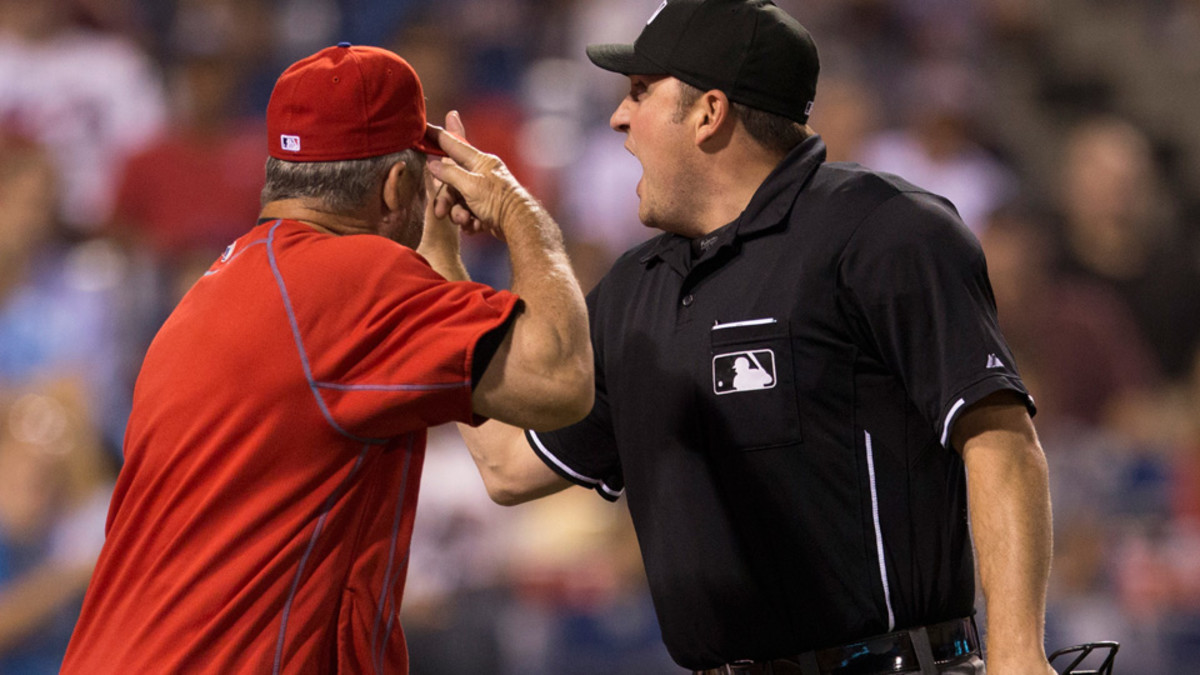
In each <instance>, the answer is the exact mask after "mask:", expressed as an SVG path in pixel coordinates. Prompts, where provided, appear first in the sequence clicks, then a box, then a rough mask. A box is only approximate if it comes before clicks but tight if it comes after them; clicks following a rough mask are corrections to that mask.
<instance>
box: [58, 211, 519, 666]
mask: <svg viewBox="0 0 1200 675" xmlns="http://www.w3.org/2000/svg"><path fill="white" fill-rule="evenodd" d="M515 302H516V296H515V295H513V294H511V293H508V292H506V291H497V290H494V289H491V288H489V287H487V286H483V285H481V284H475V283H470V282H464V283H451V282H447V281H446V280H444V279H443V278H442V277H440V276H439V275H438V274H436V273H435V272H434V271H433V270H432V269H431V268H430V267H429V265H428V264H427V263H426V262H425V260H424V259H423V258H421V257H420V256H419V255H417V254H416V253H414V252H413V251H412V250H411V249H408V248H405V247H403V246H401V245H399V244H396V243H394V242H392V241H389V240H387V239H385V238H383V237H379V236H373V235H352V236H343V237H336V236H331V235H327V234H322V233H319V232H317V231H316V230H313V229H311V228H309V227H307V226H305V225H303V224H301V223H298V222H294V221H286V220H285V221H274V222H271V223H266V224H263V225H260V226H258V227H256V228H255V229H253V230H252V231H251V232H250V233H248V234H247V235H245V236H243V237H242V238H240V239H239V240H237V241H236V242H235V243H234V244H233V245H231V246H230V247H229V249H227V250H226V252H225V255H223V256H222V257H221V259H220V260H219V261H217V262H216V263H214V264H213V266H212V267H211V268H210V269H209V271H208V272H207V273H206V274H205V276H204V277H203V278H202V279H201V280H200V281H198V282H197V283H196V285H195V286H194V287H193V288H192V289H191V290H190V291H189V292H188V294H187V295H186V296H185V297H184V298H183V300H182V301H181V302H180V304H179V306H178V307H177V308H176V310H175V311H174V313H172V315H171V317H170V318H169V319H167V321H166V323H165V324H164V325H163V327H162V329H161V330H160V331H159V333H158V335H157V336H156V337H155V339H154V342H153V343H152V344H151V345H150V349H149V351H148V353H147V354H146V358H145V362H144V363H143V366H142V371H141V374H140V375H139V376H138V381H137V385H136V387H135V390H134V406H133V414H132V415H131V417H130V420H129V426H128V431H127V434H126V439H125V464H124V467H123V468H122V470H121V473H120V476H119V478H118V481H117V487H116V491H115V493H114V495H113V500H112V505H111V507H110V510H109V516H108V524H107V539H106V541H105V545H104V549H103V551H102V552H101V554H100V559H99V561H98V563H97V566H96V571H95V573H94V575H93V577H92V581H91V586H90V587H89V589H88V592H87V596H86V598H85V601H84V606H83V612H82V615H81V617H80V619H79V622H78V624H77V626H76V628H75V634H74V636H73V637H72V640H71V644H70V647H69V648H68V650H67V655H66V659H65V662H64V665H63V671H62V672H64V673H81V674H85V673H86V674H87V675H96V674H99V673H122V674H124V673H155V672H158V673H184V672H187V673H193V672H205V673H222V674H226V673H249V672H254V673H281V672H286V673H334V672H349V673H384V672H387V673H405V672H407V670H408V655H407V650H406V648H405V644H404V636H403V632H402V631H401V628H400V626H399V623H398V621H397V615H398V610H399V606H400V599H401V596H402V594H403V589H404V578H405V573H406V569H407V562H408V547H409V542H410V538H411V534H412V523H413V516H414V511H415V507H416V502H417V486H418V482H419V479H420V474H421V463H422V459H423V457H424V450H425V430H426V428H427V427H430V426H433V425H437V424H441V423H444V422H449V421H452V420H458V421H464V422H469V421H472V418H473V415H472V410H471V372H472V360H473V356H474V348H475V345H476V342H477V341H478V340H479V338H480V337H482V336H483V335H485V334H486V333H487V332H488V331H491V330H493V329H495V328H497V327H499V326H501V325H503V323H504V322H505V321H507V319H508V316H509V314H510V313H511V312H512V309H513V307H514V305H515Z"/></svg>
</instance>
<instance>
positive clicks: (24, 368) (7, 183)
mask: <svg viewBox="0 0 1200 675" xmlns="http://www.w3.org/2000/svg"><path fill="white" fill-rule="evenodd" d="M58 186H59V183H58V182H57V177H56V173H55V171H54V166H53V164H52V163H51V161H50V159H49V157H48V155H47V153H46V152H45V150H44V149H42V148H41V147H40V146H38V145H36V144H34V143H31V142H29V141H24V140H21V139H14V138H11V137H10V138H7V139H0V386H4V385H10V384H11V383H14V382H21V381H23V380H25V379H27V378H29V377H32V376H33V375H35V374H37V373H45V372H60V371H61V372H71V373H78V374H80V375H81V376H82V377H83V378H84V386H85V387H86V393H87V396H88V397H89V399H88V400H89V409H90V413H91V414H93V415H94V416H95V422H96V424H97V425H98V426H99V427H100V429H101V430H102V431H103V433H104V436H105V440H106V441H107V442H108V447H110V448H112V449H113V450H116V449H117V448H120V443H121V439H122V437H123V436H124V429H125V419H126V417H127V416H128V415H129V409H130V402H131V400H132V381H133V375H134V373H136V362H137V360H139V359H140V357H138V356H135V350H139V349H140V348H141V346H142V343H143V342H144V341H145V340H146V339H147V338H145V331H147V330H148V328H149V327H148V326H147V325H146V324H145V317H144V316H142V315H141V314H140V313H139V311H138V302H137V299H138V298H139V294H138V293H137V290H138V282H139V281H142V279H140V278H139V277H137V276H136V274H135V271H134V270H133V269H132V268H131V267H130V265H129V261H128V260H127V259H126V258H125V257H124V256H123V255H122V253H121V252H120V251H119V249H117V247H115V246H114V245H112V243H111V242H107V241H105V240H102V239H93V240H89V241H85V242H82V243H77V244H72V243H68V242H67V241H66V240H65V239H63V238H62V237H61V236H60V234H59V233H60V230H59V228H58V226H57V221H56V219H55V217H54V214H55V208H54V205H55V203H56V196H57V190H58Z"/></svg>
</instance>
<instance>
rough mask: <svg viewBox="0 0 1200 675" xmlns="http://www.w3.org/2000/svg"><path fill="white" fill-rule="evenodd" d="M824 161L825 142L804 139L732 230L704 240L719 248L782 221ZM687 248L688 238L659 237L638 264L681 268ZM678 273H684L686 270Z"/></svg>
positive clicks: (813, 137)
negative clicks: (661, 262)
mask: <svg viewBox="0 0 1200 675" xmlns="http://www.w3.org/2000/svg"><path fill="white" fill-rule="evenodd" d="M824 162H825V142H824V141H823V140H821V137H820V136H818V135H816V134H813V135H812V136H810V137H808V138H806V139H804V141H802V142H801V143H800V144H799V145H797V146H796V147H795V148H793V149H792V151H791V152H789V153H788V154H787V155H786V156H784V158H783V160H782V161H781V162H779V165H778V166H776V167H775V169H774V170H773V171H771V173H770V174H768V175H767V177H766V179H765V180H763V182H762V185H760V186H758V190H756V191H755V192H754V196H753V197H751V198H750V203H749V204H748V205H746V209H745V210H744V211H742V213H741V215H739V216H738V217H737V219H736V220H734V221H733V223H731V225H732V227H728V226H727V227H722V228H720V229H719V230H717V231H715V232H713V233H711V234H708V235H705V237H717V240H716V241H715V242H714V245H713V248H721V247H723V246H726V245H728V244H730V243H732V242H733V241H735V240H736V239H739V238H741V237H743V236H745V235H747V234H752V233H755V232H761V231H763V230H766V229H768V228H771V227H775V226H776V225H778V224H779V223H781V222H783V221H784V220H785V219H786V218H787V215H788V213H789V212H790V211H791V210H792V204H794V203H795V201H796V197H797V196H798V195H799V194H800V191H801V190H802V189H804V186H805V185H807V184H808V179H809V178H810V177H811V176H812V174H813V172H815V171H816V170H817V167H818V166H820V165H821V164H823V163H824ZM690 246H691V239H689V238H687V237H682V236H679V235H677V234H668V235H665V236H661V237H659V238H658V240H657V241H656V242H655V243H654V246H653V247H652V248H651V249H650V251H648V252H647V253H646V254H645V255H643V256H642V257H641V258H640V259H639V261H640V262H641V263H643V264H648V263H650V262H651V261H652V260H655V259H661V260H666V261H667V262H671V263H672V266H679V267H683V266H684V260H685V259H686V258H685V257H684V256H686V257H687V258H690V256H691V249H690ZM673 261H674V262H673ZM676 263H678V265H677V264H676ZM680 271H681V273H685V274H686V271H685V270H680Z"/></svg>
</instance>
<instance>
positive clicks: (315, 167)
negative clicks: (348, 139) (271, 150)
mask: <svg viewBox="0 0 1200 675" xmlns="http://www.w3.org/2000/svg"><path fill="white" fill-rule="evenodd" d="M396 162H404V166H405V167H406V169H407V170H410V171H413V170H415V171H421V172H424V170H425V153H423V152H420V151H418V150H412V149H409V150H403V151H401V152H394V153H392V154H390V155H380V156H378V157H368V158H366V159H347V160H341V161H337V162H288V161H286V160H282V159H276V158H275V157H268V158H267V180H266V184H265V185H264V186H263V189H262V195H261V196H260V197H259V201H260V202H261V203H262V205H263V206H266V205H267V203H269V202H273V201H278V200H280V199H316V200H320V201H321V202H322V203H323V204H324V205H325V207H326V208H328V209H329V210H331V211H333V212H335V213H348V212H350V211H354V210H356V209H358V208H361V207H362V206H364V205H365V204H366V203H367V199H368V198H369V197H370V193H371V191H372V190H375V189H376V188H377V186H378V185H379V182H380V181H381V180H383V177H384V175H385V174H386V173H387V171H388V169H390V168H391V167H392V165H393V164H395V163H396Z"/></svg>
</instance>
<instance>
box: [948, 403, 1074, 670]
mask: <svg viewBox="0 0 1200 675" xmlns="http://www.w3.org/2000/svg"><path fill="white" fill-rule="evenodd" d="M951 441H952V443H953V445H954V447H955V448H957V449H959V451H960V452H961V453H962V456H963V461H964V462H965V463H966V466H967V486H968V499H969V507H970V511H971V527H972V531H973V533H974V538H975V550H976V553H977V555H978V558H979V574H980V578H981V580H982V582H983V591H984V596H985V598H986V602H987V625H988V640H987V669H988V675H1006V674H1021V675H1028V674H1030V673H1046V674H1048V675H1052V674H1053V673H1054V672H1055V671H1054V670H1053V669H1052V668H1051V667H1050V665H1049V664H1048V663H1047V662H1046V652H1045V646H1044V644H1043V639H1044V629H1045V609H1046V584H1047V581H1048V579H1049V575H1050V556H1051V519H1050V489H1049V477H1048V472H1047V468H1046V457H1045V455H1044V454H1043V452H1042V447H1041V445H1040V444H1039V443H1038V439H1037V432H1036V431H1035V430H1034V428H1033V422H1032V421H1031V420H1030V418H1029V413H1028V412H1027V409H1026V407H1025V404H1024V403H1023V402H1021V401H1020V400H1018V398H1017V395H1016V394H1014V393H1012V392H998V393H996V394H993V395H991V396H989V397H987V398H985V399H984V400H982V401H980V402H979V403H977V404H975V405H974V406H972V407H971V408H969V409H967V411H966V412H964V413H963V414H962V415H961V416H960V417H959V419H958V421H957V422H956V423H955V425H954V429H953V432H952V436H951Z"/></svg>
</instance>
